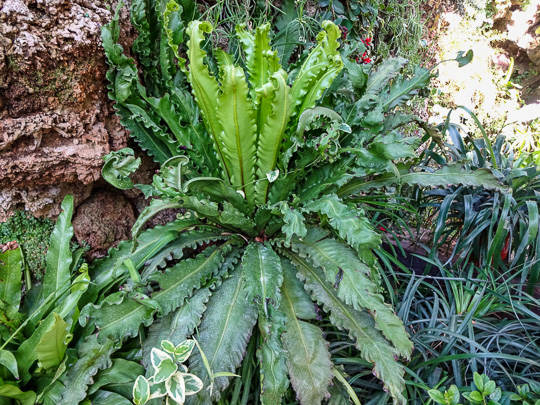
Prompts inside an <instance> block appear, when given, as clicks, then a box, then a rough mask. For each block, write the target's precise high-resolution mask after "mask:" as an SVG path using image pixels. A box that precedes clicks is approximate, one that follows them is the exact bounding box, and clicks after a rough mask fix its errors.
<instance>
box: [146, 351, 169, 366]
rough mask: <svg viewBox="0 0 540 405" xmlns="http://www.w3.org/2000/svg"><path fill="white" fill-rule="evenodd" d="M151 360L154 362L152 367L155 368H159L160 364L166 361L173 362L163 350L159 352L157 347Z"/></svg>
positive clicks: (151, 355)
mask: <svg viewBox="0 0 540 405" xmlns="http://www.w3.org/2000/svg"><path fill="white" fill-rule="evenodd" d="M150 359H151V361H152V365H153V366H154V368H158V367H159V365H160V363H161V362H162V361H163V360H165V359H169V360H171V361H172V357H171V356H169V355H168V354H167V353H165V352H164V351H163V350H159V349H158V348H157V347H154V348H153V349H152V353H151V354H150Z"/></svg>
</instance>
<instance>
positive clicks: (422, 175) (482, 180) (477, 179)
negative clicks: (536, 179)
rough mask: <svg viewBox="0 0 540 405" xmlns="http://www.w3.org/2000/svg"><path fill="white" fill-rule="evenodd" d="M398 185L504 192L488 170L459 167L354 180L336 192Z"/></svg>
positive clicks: (347, 193) (344, 192)
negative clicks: (457, 186) (462, 187)
mask: <svg viewBox="0 0 540 405" xmlns="http://www.w3.org/2000/svg"><path fill="white" fill-rule="evenodd" d="M399 184H416V185H419V186H423V187H440V186H449V185H453V184H462V185H464V186H472V187H484V188H486V189H489V190H497V191H501V192H506V191H507V188H506V187H504V186H503V185H502V184H501V183H499V181H498V180H497V178H496V177H495V176H494V175H493V173H492V171H491V170H489V169H478V170H474V171H471V170H463V169H461V167H460V165H451V166H445V167H443V168H442V169H439V170H436V171H434V172H419V173H408V172H407V171H405V172H404V173H403V174H401V175H400V176H399V177H397V176H396V175H395V174H394V173H386V174H384V175H381V176H377V177H375V178H374V179H373V180H370V181H366V180H365V179H364V178H356V179H354V180H352V181H350V182H349V183H347V184H346V185H345V186H343V187H341V188H340V189H339V191H338V195H339V196H340V197H346V196H350V195H353V194H357V193H359V192H361V191H366V190H369V189H372V188H382V187H389V186H392V185H399Z"/></svg>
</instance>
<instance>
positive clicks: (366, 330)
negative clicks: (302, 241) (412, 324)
mask: <svg viewBox="0 0 540 405" xmlns="http://www.w3.org/2000/svg"><path fill="white" fill-rule="evenodd" d="M285 253H286V254H287V256H289V257H290V258H291V259H292V262H293V264H294V265H295V266H296V268H297V270H298V273H297V275H298V277H300V278H301V279H302V280H303V281H304V283H305V288H306V289H307V290H308V291H310V292H311V297H312V298H313V299H314V300H316V301H317V302H319V303H320V304H322V305H323V307H324V310H325V311H327V312H330V320H331V322H332V324H334V325H335V326H337V327H338V328H340V329H346V330H348V331H349V335H350V337H351V338H353V339H355V340H356V346H357V347H358V349H360V352H361V354H362V357H363V358H364V359H366V360H367V361H370V362H372V363H374V367H373V373H374V374H375V375H376V376H377V377H378V378H380V379H381V380H382V381H383V383H384V386H385V388H386V389H388V390H389V392H390V394H391V395H392V397H394V403H396V404H397V403H402V404H403V403H406V402H405V401H406V400H405V398H404V397H403V395H402V391H403V390H404V388H405V380H404V379H403V366H402V365H401V364H400V363H399V362H398V361H397V360H396V356H397V355H398V351H397V350H396V349H394V348H393V347H392V346H391V345H390V344H389V343H388V341H387V340H386V339H385V338H384V337H383V335H382V334H381V333H380V332H379V331H378V330H377V329H375V322H374V321H373V318H371V317H370V316H369V315H368V314H367V313H365V312H360V311H357V310H355V309H353V308H351V307H350V306H348V305H347V304H345V303H344V302H343V301H342V300H341V299H340V298H339V297H338V295H337V291H336V290H335V289H334V288H333V287H332V286H331V285H330V284H328V283H327V281H326V280H325V276H324V274H323V271H322V270H321V269H319V268H317V267H314V266H312V265H311V264H310V263H309V262H308V261H307V260H306V259H304V258H302V257H301V256H300V255H299V254H297V253H294V252H291V251H286V252H285Z"/></svg>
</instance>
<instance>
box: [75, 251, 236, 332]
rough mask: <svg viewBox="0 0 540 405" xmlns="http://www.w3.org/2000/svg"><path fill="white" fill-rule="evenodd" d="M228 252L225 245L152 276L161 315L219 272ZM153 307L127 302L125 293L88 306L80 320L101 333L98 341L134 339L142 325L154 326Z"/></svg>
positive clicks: (153, 298)
mask: <svg viewBox="0 0 540 405" xmlns="http://www.w3.org/2000/svg"><path fill="white" fill-rule="evenodd" d="M227 249H230V247H229V245H228V244H227V243H225V244H224V245H222V246H221V247H220V248H217V249H215V250H213V252H212V253H210V254H209V255H205V254H201V255H199V256H198V257H197V258H195V259H191V260H182V261H180V262H179V263H178V264H177V265H176V266H174V267H173V268H171V269H168V270H167V271H166V272H165V273H163V274H161V273H160V274H159V275H154V276H153V277H152V279H153V280H155V281H157V282H158V283H159V284H160V286H161V288H162V289H161V290H160V291H158V292H155V293H154V294H152V296H151V299H152V300H153V301H155V303H156V304H157V305H159V306H160V307H161V309H162V311H163V314H165V315H166V314H168V313H169V312H171V311H173V310H175V309H176V308H178V307H179V306H180V305H182V304H183V302H184V301H185V299H186V298H187V297H189V296H191V295H192V293H193V291H194V290H195V289H197V288H200V286H201V283H202V282H204V281H205V280H206V279H207V278H208V277H210V276H211V275H212V274H213V273H214V272H215V271H217V270H219V268H220V266H221V263H222V262H223V252H224V251H226V250H227ZM154 312H155V307H153V306H151V305H144V303H140V302H137V301H136V300H134V299H129V298H127V297H126V296H125V294H124V293H122V292H120V293H115V294H112V295H110V296H108V297H107V298H106V299H105V300H104V301H103V302H102V303H101V305H99V306H96V305H89V306H87V307H85V308H84V309H83V311H82V312H81V316H83V317H90V318H91V322H92V323H94V324H95V325H96V327H97V328H98V329H99V330H100V333H99V335H98V337H99V339H100V340H102V341H105V340H106V339H108V338H110V337H112V338H114V339H122V338H123V337H125V336H137V335H138V333H139V327H140V325H141V324H143V325H145V326H149V325H150V324H151V323H152V322H153V314H154Z"/></svg>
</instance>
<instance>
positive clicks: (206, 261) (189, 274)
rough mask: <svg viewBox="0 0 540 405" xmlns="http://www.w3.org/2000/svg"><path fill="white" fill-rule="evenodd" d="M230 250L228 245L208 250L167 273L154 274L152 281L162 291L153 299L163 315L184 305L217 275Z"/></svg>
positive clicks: (178, 264)
mask: <svg viewBox="0 0 540 405" xmlns="http://www.w3.org/2000/svg"><path fill="white" fill-rule="evenodd" d="M228 250H230V247H229V246H228V245H227V244H224V245H222V247H220V248H208V249H207V250H206V251H205V252H204V253H201V254H200V255H198V256H197V257H196V258H194V259H185V260H181V261H180V262H178V263H177V264H176V265H175V266H173V267H171V268H169V269H166V270H165V272H163V273H155V274H153V275H152V276H151V277H150V279H151V280H152V281H155V282H157V283H158V284H159V286H160V287H161V291H158V292H156V293H154V294H152V299H154V300H156V302H157V303H158V304H159V305H160V306H161V309H162V313H163V315H167V314H168V313H169V312H171V311H174V310H175V309H176V308H178V307H179V306H180V305H182V304H183V303H184V300H185V299H186V298H187V297H189V296H191V295H192V294H193V291H194V290H196V289H197V288H200V286H201V284H202V283H204V282H205V281H206V280H207V279H208V278H210V277H211V276H212V275H213V274H214V273H216V272H217V271H218V270H219V269H220V268H221V265H222V264H223V261H224V260H225V259H224V257H223V254H224V253H227V251H228Z"/></svg>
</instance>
